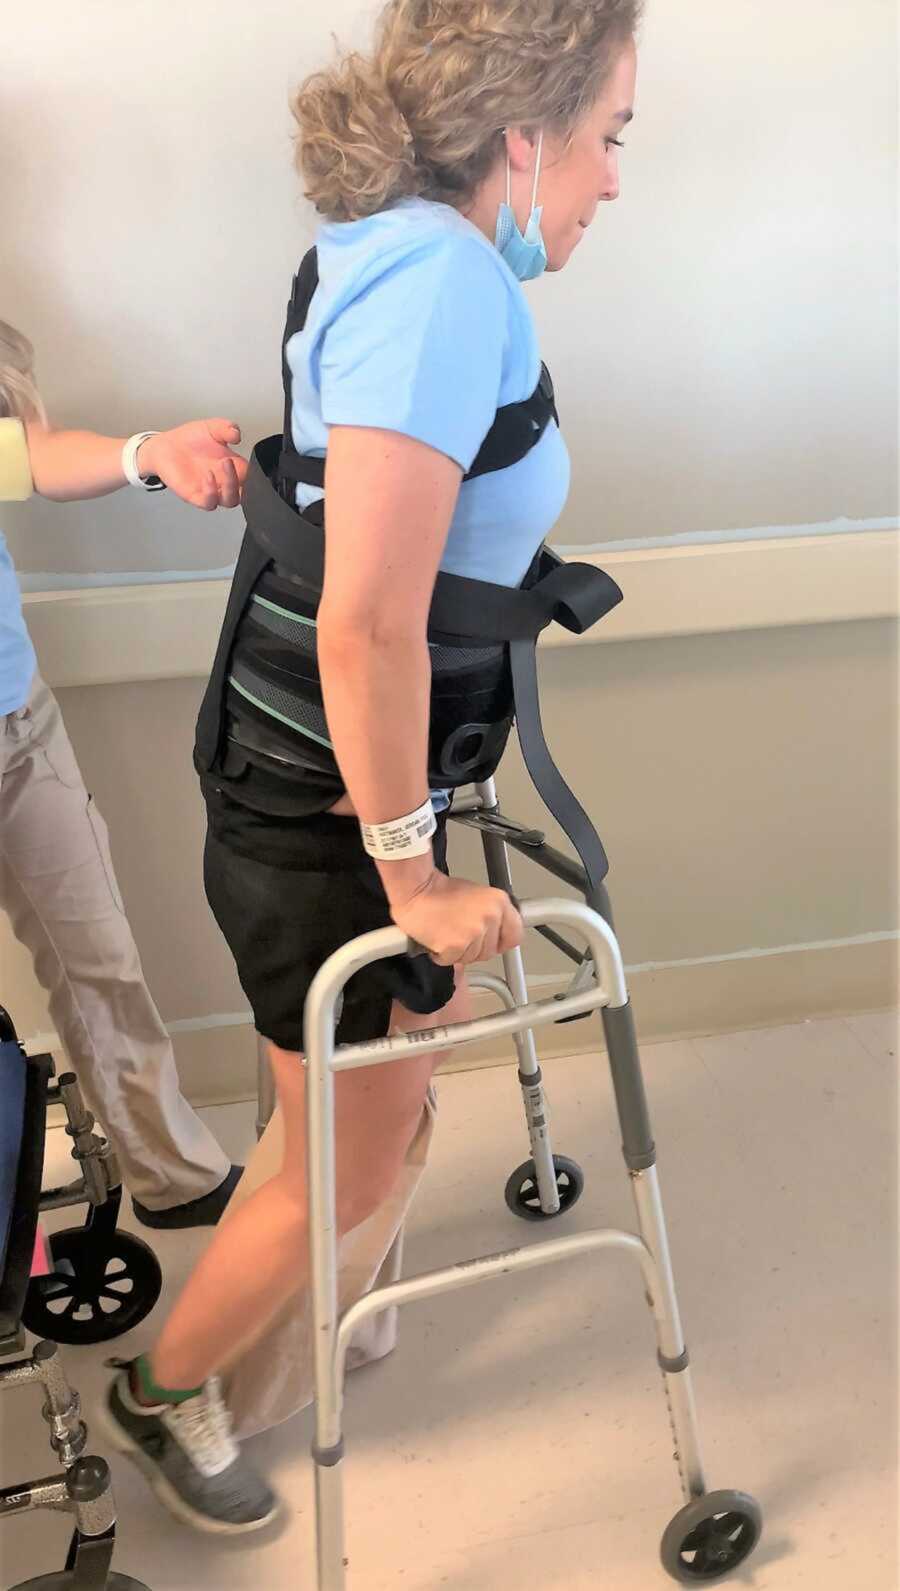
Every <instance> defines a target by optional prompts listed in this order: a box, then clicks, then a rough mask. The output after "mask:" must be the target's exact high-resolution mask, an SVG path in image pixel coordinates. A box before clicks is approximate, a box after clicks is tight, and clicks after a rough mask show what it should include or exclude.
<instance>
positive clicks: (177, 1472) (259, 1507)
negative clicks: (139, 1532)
mask: <svg viewBox="0 0 900 1591" xmlns="http://www.w3.org/2000/svg"><path fill="white" fill-rule="evenodd" d="M103 1424H104V1425H105V1426H106V1430H107V1434H108V1436H109V1440H110V1442H111V1443H112V1444H113V1446H114V1447H116V1448H117V1450H118V1451H119V1452H120V1453H125V1454H126V1455H127V1456H128V1457H129V1458H130V1459H131V1460H132V1461H133V1462H134V1463H135V1464H136V1465H137V1466H138V1468H139V1469H140V1470H142V1471H143V1473H144V1475H145V1476H146V1478H147V1480H148V1481H149V1482H150V1485H151V1487H152V1489H153V1491H154V1492H155V1493H156V1496H157V1497H158V1498H159V1501H160V1502H161V1503H162V1504H163V1505H164V1507H166V1508H168V1509H169V1511H170V1512H171V1513H173V1514H174V1515H175V1517H176V1518H177V1519H180V1520H182V1521H183V1522H184V1523H185V1524H186V1525H193V1526H194V1527H195V1529H197V1530H205V1531H209V1532H211V1533H213V1534H215V1535H229V1536H232V1535H240V1534H242V1533H244V1532H246V1531H249V1530H262V1529H263V1527H264V1526H265V1525H268V1524H269V1522H270V1521H271V1520H272V1519H274V1518H275V1516H276V1514H277V1513H278V1508H279V1503H278V1499H277V1497H276V1496H275V1493H274V1492H273V1491H271V1490H270V1488H269V1487H268V1486H267V1485H266V1483H265V1481H264V1480H262V1479H261V1477H260V1476H259V1475H257V1473H256V1471H255V1470H254V1469H253V1468H252V1467H251V1466H250V1465H249V1464H248V1463H247V1461H246V1459H244V1458H242V1456H241V1451H240V1448H239V1447H238V1445H237V1443H236V1442H235V1441H234V1438H233V1437H232V1435H231V1421H230V1417H229V1414H228V1410H227V1409H226V1407H225V1404H224V1402H223V1399H222V1392H221V1388H220V1385H219V1381H218V1378H217V1377H213V1378H212V1380H210V1381H207V1383H206V1385H205V1387H204V1388H203V1391H202V1392H200V1393H198V1394H197V1396H196V1397H195V1398H188V1399H186V1401H185V1402H184V1403H157V1404H153V1405H152V1406H151V1407H145V1406H144V1405H143V1404H141V1403H138V1402H137V1400H136V1398H135V1397H134V1395H133V1393H132V1391H131V1385H130V1381H129V1376H128V1367H127V1366H122V1369H121V1374H120V1375H118V1376H117V1377H116V1379H115V1381H114V1382H113V1384H112V1386H111V1387H110V1390H109V1393H108V1395H107V1398H106V1405H105V1408H104V1411H103Z"/></svg>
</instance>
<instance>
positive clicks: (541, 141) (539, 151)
mask: <svg viewBox="0 0 900 1591" xmlns="http://www.w3.org/2000/svg"><path fill="white" fill-rule="evenodd" d="M503 131H504V132H506V128H505V127H504V128H503ZM543 150H544V129H543V127H542V128H541V130H540V132H539V133H538V146H537V158H536V160H535V162H534V185H533V187H532V189H531V208H532V210H533V209H534V208H535V206H536V204H537V191H538V183H539V182H540V180H541V156H542V154H543ZM506 204H507V208H508V209H510V210H511V209H512V171H511V167H510V163H509V149H508V148H507V151H506Z"/></svg>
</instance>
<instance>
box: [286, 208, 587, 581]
mask: <svg viewBox="0 0 900 1591" xmlns="http://www.w3.org/2000/svg"><path fill="white" fill-rule="evenodd" d="M317 247H318V266H319V286H318V288H317V290H316V292H315V295H314V297H313V300H312V303H311V305H310V310H309V315H308V317H307V322H306V325H305V326H304V328H303V330H302V331H301V332H297V333H296V334H295V335H294V336H293V337H292V338H291V340H290V342H289V343H288V347H287V360H288V365H289V367H290V370H291V375H292V384H291V386H292V429H293V439H294V446H295V447H296V448H297V451H298V452H299V453H307V454H317V455H322V454H323V453H324V452H325V449H326V447H327V439H328V430H329V427H330V426H332V425H361V426H376V427H380V428H381V429H384V430H387V431H398V432H401V433H402V434H403V435H404V436H410V437H414V438H415V439H416V440H417V441H420V442H426V443H428V445H429V446H431V447H433V448H435V449H437V450H438V451H439V452H441V453H444V454H446V455H447V456H448V457H449V458H452V459H454V460H455V461H456V462H457V463H458V464H459V465H460V466H461V467H462V469H463V471H466V470H468V469H469V467H470V465H471V464H472V462H473V460H474V458H475V456H476V454H477V453H478V450H479V448H480V447H481V444H482V442H483V441H484V438H485V436H486V435H487V433H488V431H489V430H490V428H491V425H492V424H493V421H494V415H495V414H496V411H497V409H498V408H500V407H501V406H502V405H503V404H507V403H519V402H521V401H522V400H523V399H525V398H528V397H530V396H531V394H532V392H533V391H534V389H535V386H536V385H537V380H538V376H539V374H540V367H541V361H540V354H539V352H538V343H537V335H536V332H535V327H534V322H533V320H532V316H531V311H530V309H529V307H528V304H527V302H526V300H525V295H524V293H523V292H522V287H521V284H520V283H519V282H518V281H517V279H516V278H515V277H514V276H513V274H512V272H511V271H510V269H509V267H508V266H507V265H506V264H505V262H504V261H503V260H502V259H501V257H500V255H499V254H498V253H497V250H496V249H495V248H494V247H493V245H492V244H491V243H490V242H489V241H488V240H487V238H486V237H485V236H484V234H483V233H481V232H479V230H478V228H477V227H475V226H473V225H472V223H471V222H470V221H467V220H466V219H465V217H463V216H461V215H460V214H459V212H458V211H456V210H454V209H452V208H451V207H450V206H449V205H445V204H434V203H431V202H430V201H428V200H425V199H407V200H403V201H402V202H401V203H399V204H398V205H396V206H395V207H394V208H392V209H390V210H384V211H381V212H380V213H379V214H378V215H374V216H370V217H368V218H366V219H365V220H362V221H348V222H326V223H325V224H324V225H323V226H322V228H321V230H320V232H319V236H318V238H317ZM568 489H569V456H568V452H567V450H566V446H565V443H564V442H563V439H562V437H561V435H560V432H559V428H558V427H557V426H556V425H555V424H554V423H553V422H552V421H551V423H550V424H549V425H548V426H547V429H546V430H545V432H544V434H543V436H542V437H541V440H540V441H539V442H538V444H537V445H536V446H535V447H533V448H532V449H531V452H530V453H528V454H526V456H525V458H523V459H521V460H520V461H519V463H518V464H513V465H511V466H510V467H509V468H507V469H503V470H497V471H494V472H493V473H491V474H488V475H480V476H478V477H477V478H476V479H475V480H473V481H464V482H463V483H462V486H461V487H460V492H459V498H458V500H457V504H456V510H455V512H454V515H453V520H452V523H451V526H450V533H449V536H448V538H447V545H446V549H445V553H444V557H443V560H442V563H441V568H442V569H444V570H447V571H449V572H450V573H452V574H458V575H467V576H469V577H470V578H472V579H478V580H491V581H494V582H495V583H496V584H498V585H518V583H519V581H520V580H521V579H522V577H523V576H524V574H525V572H526V570H527V569H528V566H529V564H530V563H531V561H532V558H533V557H534V554H535V552H536V551H537V549H538V547H539V546H540V544H541V542H542V541H543V539H544V538H545V536H547V535H548V534H549V532H550V530H551V529H552V528H553V526H554V524H555V523H556V520H557V519H558V517H559V514H560V512H561V510H562V507H563V504H564V503H565V500H566V496H567V494H568ZM321 495H322V494H321V493H320V492H318V491H316V490H314V489H313V488H310V487H306V486H301V487H299V488H298V491H297V505H298V507H300V508H305V507H307V506H308V504H309V503H311V502H313V501H315V500H316V498H318V497H320V496H321Z"/></svg>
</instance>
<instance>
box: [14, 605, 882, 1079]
mask: <svg viewBox="0 0 900 1591" xmlns="http://www.w3.org/2000/svg"><path fill="white" fill-rule="evenodd" d="M895 647H896V636H895V630H894V626H893V625H892V624H891V623H889V622H887V621H865V622H859V623H855V622H854V623H836V624H823V625H812V626H805V627H803V628H792V629H768V630H765V631H750V632H744V633H740V634H734V635H729V636H722V635H708V636H696V637H688V638H681V639H668V640H658V641H634V642H623V643H620V644H618V645H615V646H585V647H578V648H572V649H560V650H558V651H549V652H546V653H545V654H544V655H543V659H542V665H541V667H542V680H543V703H544V717H545V722H546V726H547V730H548V736H549V738H550V739H551V741H552V743H553V746H554V749H555V752H556V754H557V756H558V760H559V762H560V765H561V766H562V767H563V768H564V769H565V770H566V772H567V774H568V775H569V777H570V778H571V782H572V784H573V786H574V787H575V789H576V790H577V791H578V792H579V793H580V794H581V796H582V799H583V800H584V801H585V803H586V805H587V806H588V807H589V808H590V810H591V812H592V814H593V815H594V817H595V819H596V821H597V824H598V827H599V828H600V831H601V833H602V835H603V837H604V840H605V842H606V846H607V849H608V851H609V854H610V857H611V860H612V870H611V875H610V888H611V893H612V898H613V902H614V906H615V911H616V920H617V928H618V932H619V936H620V940H621V943H622V948H623V953H624V956H625V960H626V962H627V963H628V964H629V965H630V966H631V967H633V968H634V969H635V971H634V972H633V974H632V977H631V984H632V992H633V998H634V1002H635V1007H636V1012H637V1016H638V1021H639V1026H640V1029H641V1032H642V1033H643V1035H644V1036H645V1037H651V1036H652V1037H659V1036H666V1035H672V1034H676V1033H685V1032H697V1031H716V1030H725V1029H728V1028H732V1027H741V1026H746V1025H757V1024H760V1023H765V1022H769V1021H785V1020H792V1019H800V1018H802V1017H804V1016H808V1015H814V1014H821V1013H823V1012H830V1011H853V1010H861V1009H870V1008H873V1007H875V1006H886V1005H889V1004H891V1003H892V1002H893V1001H894V999H895V998H896V954H895V949H896V947H895V945H894V943H893V942H891V941H890V940H889V939H885V937H884V936H885V935H889V934H891V933H892V932H893V931H894V930H895V929H896V924H897V909H896V908H897V865H896V829H897V781H896V771H897V769H896V729H897V666H896V650H895ZM201 689H202V687H201V683H200V681H197V680H172V681H163V682H157V683H144V684H133V685H97V686H85V687H78V688H71V689H66V690H62V691H61V692H60V701H61V703H62V706H63V711H64V713H65V717H66V721H67V723H68V726H69V731H70V734H71V736H72V739H73V741H74V743H75V746H76V749H77V752H78V755H79V757H80V759H81V763H82V767H83V770H84V773H85V777H86V779H87V781H88V784H89V786H90V788H91V789H92V790H93V792H94V794H95V796H96V798H97V800H98V803H99V804H100V806H101V808H102V810H103V811H104V813H105V815H106V817H107V820H108V822H109V826H110V830H111V834H112V845H113V852H114V856H115V859H116V864H117V868H118V871H119V876H120V882H121V885H122V888H123V893H124V896H125V899H126V902H127V906H128V910H129V914H130V917H131V921H132V925H133V928H134V932H135V936H136V938H137V941H138V944H139V946H140V948H141V952H142V955H143V959H144V965H145V970H146V973H147V978H148V981H149V983H150V985H151V987H152V989H153V991H154V993H155V995H156V998H157V1001H158V1003H159V1005H160V1008H161V1010H162V1012H163V1015H164V1017H165V1018H166V1020H167V1021H170V1022H175V1023H176V1024H178V1026H179V1028H180V1027H181V1024H183V1023H185V1022H187V1023H189V1024H190V1026H189V1030H188V1031H183V1030H181V1031H178V1032H177V1034H176V1045H177V1048H178V1052H179V1060H180V1064H181V1065H182V1069H183V1072H184V1075H185V1081H186V1083H187V1084H188V1086H189V1088H190V1090H191V1092H192V1093H194V1094H195V1095H196V1096H197V1097H203V1098H213V1097H217V1096H219V1095H221V1094H225V1095H229V1096H233V1095H234V1094H235V1092H246V1091H249V1088H250V1087H251V1086H252V1068H253V1043H252V1034H251V1033H250V1031H249V1029H248V1028H246V1027H242V1026H222V1027H219V1026H209V1025H207V1024H208V1023H209V1020H210V1019H212V1021H213V1022H215V1021H216V1019H219V1020H221V1018H222V1017H223V1016H229V1015H239V1014H240V1013H243V1012H245V1011H246V1002H245V1000H244V997H243V994H242V992H241V989H240V986H239V984H238V982H237V978H236V976H235V973H234V969H233V967H232V965H231V962H230V958H229V955H228V952H227V950H226V948H225V946H224V944H223V943H222V941H221V939H220V937H219V934H218V930H217V929H216V926H215V924H214V923H213V921H212V918H211V916H210V914H209V912H208V909H207V907H206V904H205V901H204V899H203V892H202V884H201V879H200V856H201V849H202V839H203V812H202V806H201V802H200V800H199V796H198V793H197V789H196V786H195V782H194V778H193V775H192V771H191V764H190V749H191V741H192V732H193V721H194V717H195V714H196V709H197V704H198V701H199V698H200V694H201ZM499 783H500V789H501V794H502V797H503V802H504V806H505V807H506V808H507V809H508V810H509V811H510V812H511V813H513V814H514V815H516V816H521V817H522V818H523V819H525V820H526V821H529V822H535V821H543V819H542V815H541V811H540V807H539V804H538V802H537V799H536V797H535V796H534V794H533V792H532V791H531V789H530V787H529V785H528V782H527V780H526V778H525V776H524V773H523V770H522V769H521V765H520V762H519V758H518V753H517V752H516V751H515V750H513V751H511V752H510V753H509V754H508V758H507V761H506V763H505V764H504V767H503V769H502V770H501V777H500V780H499ZM548 829H549V831H550V832H551V833H552V831H553V826H552V824H550V825H548ZM453 858H454V862H455V865H456V867H457V869H465V868H466V867H469V866H475V865H476V863H477V853H476V852H475V850H474V849H473V845H472V840H471V837H470V836H469V835H465V834H459V835H458V837H456V838H455V839H454V842H453ZM517 884H518V886H519V888H520V892H521V893H522V894H537V893H540V892H543V893H548V890H547V888H546V887H545V886H543V884H542V881H541V877H540V875H539V874H536V873H535V871H534V869H533V868H531V867H529V866H528V865H527V864H525V863H523V864H521V865H519V866H518V867H517ZM815 947H819V948H815ZM746 952H767V954H763V955H748V954H746ZM673 963H674V964H675V965H672V964H673ZM697 963H699V965H697ZM528 964H529V969H530V970H532V971H533V972H534V974H535V975H536V976H537V978H538V979H539V980H540V983H539V985H538V991H539V992H540V990H541V989H543V990H549V989H550V988H551V987H554V986H555V985H554V983H553V980H554V978H555V977H556V976H558V972H559V961H558V958H557V956H556V955H555V953H554V952H553V951H552V950H551V949H550V948H549V947H548V946H546V945H544V944H543V943H542V942H541V941H536V942H535V943H534V944H533V945H530V946H529V955H528ZM660 964H663V965H662V966H660ZM679 964H680V965H679ZM0 990H2V993H0V1000H2V1002H3V1003H4V1004H6V1005H7V1006H8V1007H9V1009H10V1010H11V1011H12V1013H13V1016H14V1019H15V1021H16V1023H17V1026H18V1028H19V1031H20V1033H22V1034H23V1035H37V1034H40V1033H42V1032H46V1031H48V1029H49V1026H50V1024H49V1019H48V1016H47V1013H46V1008H45V1006H44V1002H43V997H42V995H41V992H40V991H39V990H38V989H37V988H36V986H35V984H34V981H33V979H32V976H31V972H30V967H29V966H28V964H27V961H26V958H25V957H24V956H23V955H22V953H21V951H20V949H19V947H18V946H17V945H15V943H14V942H12V941H11V940H10V938H9V935H8V933H7V932H6V931H5V930H4V931H3V933H2V934H0ZM195 1023H197V1024H199V1027H195V1026H194V1024H195ZM586 1029H587V1025H586V1024H577V1025H574V1026H570V1027H564V1028H561V1029H554V1030H553V1033H554V1035H555V1038H554V1039H553V1040H547V1041H545V1045H546V1046H549V1045H552V1046H553V1047H558V1045H559V1044H564V1046H565V1047H566V1048H575V1047H577V1046H579V1045H580V1044H581V1043H582V1042H584V1040H585V1039H586V1038H587V1031H586Z"/></svg>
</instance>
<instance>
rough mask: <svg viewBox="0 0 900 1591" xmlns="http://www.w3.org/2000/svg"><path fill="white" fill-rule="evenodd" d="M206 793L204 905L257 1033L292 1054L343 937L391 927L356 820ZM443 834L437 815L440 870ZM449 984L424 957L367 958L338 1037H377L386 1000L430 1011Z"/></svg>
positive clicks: (349, 1040) (383, 1026)
mask: <svg viewBox="0 0 900 1591" xmlns="http://www.w3.org/2000/svg"><path fill="white" fill-rule="evenodd" d="M205 793H206V801H207V812H208V817H209V829H208V833H207V839H206V850H205V854H204V862H203V872H204V882H205V885H206V896H207V899H208V901H209V904H210V906H211V908H212V912H213V915H214V917H215V919H216V922H217V923H218V925H219V927H220V929H221V930H222V933H223V934H224V936H225V939H226V940H227V942H228V946H229V948H230V950H231V953H232V955H233V956H234V959H235V963H236V965H237V971H238V977H239V978H240V981H241V987H242V988H243V990H244V993H245V994H246V996H247V999H248V1000H249V1002H250V1006H251V1009H252V1011H253V1020H254V1023H255V1025H256V1029H257V1032H259V1033H261V1034H262V1035H263V1036H264V1037H265V1038H267V1039H272V1040H273V1042H274V1043H275V1044H277V1045H279V1046H280V1047H281V1048H282V1049H285V1050H301V1049H302V1047H303V1046H302V1030H303V1005H304V1001H305V1000H306V995H307V992H308V990H309V986H310V984H311V982H312V980H313V978H314V977H315V975H316V973H317V972H318V970H319V968H320V966H321V965H322V963H323V962H324V961H326V960H327V958H328V957H329V956H330V955H331V954H332V952H333V951H335V950H338V949H339V948H340V947H341V945H344V944H346V942H347V940H348V939H353V938H355V937H356V935H357V934H365V933H369V932H370V931H371V930H372V929H374V928H386V927H387V926H388V925H389V923H390V921H391V916H390V912H389V910H388V904H387V897H386V896H385V893H384V890H383V889H382V886H381V880H380V878H379V876H378V870H377V868H376V867H375V864H374V862H373V861H372V859H371V857H369V856H367V855H366V852H365V851H364V850H363V846H362V838H361V836H360V832H359V824H358V823H357V821H356V819H355V818H352V817H349V818H345V817H335V816H333V815H332V814H331V813H318V814H316V815H314V816H311V817H309V816H307V817H299V818H287V817H283V816H273V815H271V814H268V813H266V814H261V813H259V812H254V811H252V810H250V809H248V808H247V807H245V806H243V805H242V804H241V803H239V802H236V801H233V800H231V799H230V798H229V797H228V796H227V795H226V794H225V793H224V791H223V790H222V788H221V785H220V786H219V787H218V788H216V787H213V788H207V790H206V792H205ZM446 827H447V817H446V813H442V814H440V815H439V817H438V827H437V832H436V834H435V836H434V854H435V860H436V862H437V865H438V866H439V867H440V868H442V869H443V871H445V872H446V870H447V868H446V856H447V834H446ZM453 987H454V983H453V969H452V968H451V967H438V966H436V965H435V964H434V962H433V961H430V960H429V958H428V957H427V956H416V957H414V958H413V957H410V956H395V957H392V958H391V959H389V960H387V961H377V962H374V963H373V964H372V965H371V966H369V967H364V968H363V970H362V971H361V972H357V973H355V974H354V976H353V977H352V978H351V979H350V981H349V983H348V984H347V987H346V990H345V994H344V1003H343V1009H342V1011H341V1016H340V1021H339V1023H338V1030H337V1039H338V1042H339V1043H341V1044H354V1043H358V1042H359V1041H361V1040H363V1039H372V1038H381V1037H383V1035H384V1034H385V1033H387V1031H388V1027H389V1024H390V1013H391V1003H392V1001H394V1000H398V1001H399V1002H400V1004H401V1005H404V1006H406V1007H407V1009H408V1010H410V1011H416V1012H419V1013H422V1014H423V1015H425V1014H428V1013H429V1012H432V1011H439V1010H440V1009H441V1007H442V1006H444V1005H446V1004H447V1001H448V1000H449V999H450V998H451V996H452V994H453Z"/></svg>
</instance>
